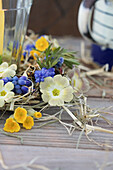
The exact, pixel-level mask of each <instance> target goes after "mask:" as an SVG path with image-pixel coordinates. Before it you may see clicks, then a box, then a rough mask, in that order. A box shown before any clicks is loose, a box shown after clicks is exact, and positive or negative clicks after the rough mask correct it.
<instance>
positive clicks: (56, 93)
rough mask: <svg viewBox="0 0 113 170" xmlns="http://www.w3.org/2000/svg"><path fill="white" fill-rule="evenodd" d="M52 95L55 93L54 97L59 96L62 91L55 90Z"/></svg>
mask: <svg viewBox="0 0 113 170" xmlns="http://www.w3.org/2000/svg"><path fill="white" fill-rule="evenodd" d="M52 93H53V96H59V94H60V90H58V89H54V90H53V91H52Z"/></svg>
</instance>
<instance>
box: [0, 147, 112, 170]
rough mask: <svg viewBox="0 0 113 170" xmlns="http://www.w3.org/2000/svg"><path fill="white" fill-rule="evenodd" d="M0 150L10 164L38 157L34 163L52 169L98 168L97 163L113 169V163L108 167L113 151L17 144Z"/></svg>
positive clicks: (106, 168) (21, 169) (110, 169)
mask: <svg viewBox="0 0 113 170" xmlns="http://www.w3.org/2000/svg"><path fill="white" fill-rule="evenodd" d="M0 151H1V152H2V155H3V159H4V162H5V164H6V165H8V166H12V165H18V164H24V163H27V164H28V163H29V162H30V161H31V160H32V159H34V158H36V157H37V160H36V161H35V163H34V164H38V165H43V166H45V167H47V168H49V169H50V170H86V169H88V170H98V169H99V168H98V167H97V165H99V167H102V166H103V167H104V166H105V168H104V169H105V170H112V169H113V165H111V166H107V167H106V164H107V163H108V162H113V158H112V157H113V152H109V151H97V150H88V149H87V150H83V149H79V150H75V149H68V148H66V149H65V148H52V147H34V146H30V147H29V146H18V147H17V146H15V145H13V146H11V145H0ZM23 169H24V168H18V170H23ZM0 170H2V168H1V166H0Z"/></svg>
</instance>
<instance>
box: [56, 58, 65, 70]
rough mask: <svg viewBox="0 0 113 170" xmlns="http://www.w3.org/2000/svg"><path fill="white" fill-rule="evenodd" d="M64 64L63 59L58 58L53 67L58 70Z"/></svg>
mask: <svg viewBox="0 0 113 170" xmlns="http://www.w3.org/2000/svg"><path fill="white" fill-rule="evenodd" d="M63 62H64V58H63V57H60V58H59V60H58V63H57V64H56V65H55V67H57V68H60V67H61V66H62V64H63Z"/></svg>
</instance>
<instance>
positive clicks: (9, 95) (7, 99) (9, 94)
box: [5, 92, 14, 103]
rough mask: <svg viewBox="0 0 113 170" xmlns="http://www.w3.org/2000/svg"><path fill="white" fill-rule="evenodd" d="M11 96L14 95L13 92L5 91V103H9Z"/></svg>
mask: <svg viewBox="0 0 113 170" xmlns="http://www.w3.org/2000/svg"><path fill="white" fill-rule="evenodd" d="M13 97H14V92H9V93H7V94H6V96H5V101H6V102H7V103H10V102H11V101H12V99H13Z"/></svg>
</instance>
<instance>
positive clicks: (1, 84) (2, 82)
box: [0, 80, 4, 91]
mask: <svg viewBox="0 0 113 170" xmlns="http://www.w3.org/2000/svg"><path fill="white" fill-rule="evenodd" d="M3 85H4V81H3V80H0V91H1V90H2V88H3Z"/></svg>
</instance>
